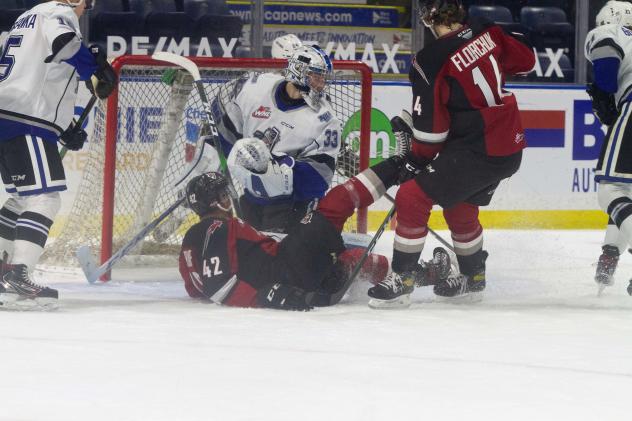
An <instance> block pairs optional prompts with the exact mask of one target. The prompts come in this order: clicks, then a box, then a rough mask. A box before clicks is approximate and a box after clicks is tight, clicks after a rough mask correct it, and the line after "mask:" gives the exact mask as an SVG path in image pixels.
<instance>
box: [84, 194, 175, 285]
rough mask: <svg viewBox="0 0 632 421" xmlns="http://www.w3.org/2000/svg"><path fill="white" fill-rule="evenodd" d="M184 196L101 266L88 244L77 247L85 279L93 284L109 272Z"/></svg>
mask: <svg viewBox="0 0 632 421" xmlns="http://www.w3.org/2000/svg"><path fill="white" fill-rule="evenodd" d="M185 198H186V197H181V198H179V199H178V200H177V201H176V202H174V203H173V204H172V205H171V206H169V207H168V208H167V209H166V210H165V211H164V212H163V213H161V214H160V215H159V216H158V217H156V218H155V219H154V220H153V221H151V222H150V223H149V224H147V225H145V227H144V228H143V229H142V230H140V231H139V232H138V234H136V236H134V238H132V239H131V240H130V241H129V242H128V243H127V244H125V245H124V246H123V247H121V248H120V249H119V251H117V252H116V253H114V254H113V255H112V257H110V258H109V259H108V260H107V261H105V262H104V263H103V264H102V265H101V266H97V263H96V261H95V260H94V258H93V257H92V253H91V252H90V247H89V246H81V247H79V249H77V253H76V255H77V260H79V264H80V265H81V269H82V270H83V273H84V274H85V275H86V279H88V282H90V283H91V284H94V283H95V282H96V281H97V280H98V279H99V278H100V277H101V276H103V275H105V274H106V273H107V272H109V271H110V270H111V269H112V267H113V266H114V265H115V264H116V263H117V262H118V261H119V260H121V259H122V258H123V256H125V255H126V254H127V253H128V252H129V251H130V250H132V249H133V248H134V247H136V245H138V243H140V242H141V241H142V240H143V239H144V238H145V237H146V236H147V234H149V233H150V232H151V231H153V230H154V228H156V227H157V226H158V225H159V224H160V223H161V222H162V221H163V220H164V219H165V218H166V217H167V216H169V215H170V214H171V213H172V212H173V211H174V210H175V209H176V208H177V207H178V206H180V205H181V204H182V202H184V200H185Z"/></svg>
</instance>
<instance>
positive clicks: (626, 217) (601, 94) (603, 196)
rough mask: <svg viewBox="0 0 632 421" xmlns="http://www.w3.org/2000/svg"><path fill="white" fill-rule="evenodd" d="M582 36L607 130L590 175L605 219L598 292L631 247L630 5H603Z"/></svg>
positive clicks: (593, 89)
mask: <svg viewBox="0 0 632 421" xmlns="http://www.w3.org/2000/svg"><path fill="white" fill-rule="evenodd" d="M596 24H597V26H596V27H595V28H594V29H593V30H592V31H590V32H589V33H588V35H587V36H586V46H585V47H586V48H585V54H586V58H587V59H588V60H589V61H590V62H591V63H592V67H593V74H594V82H593V83H592V84H591V85H590V86H589V87H588V93H589V94H590V96H591V98H592V103H593V110H594V112H595V114H596V115H597V117H598V118H599V120H600V121H601V122H602V123H603V124H605V125H607V126H609V128H608V133H607V135H606V138H605V141H604V144H603V146H602V149H601V153H600V156H599V161H598V162H597V168H596V171H595V181H597V182H598V199H599V205H600V206H601V208H602V209H603V210H604V211H605V212H606V213H607V214H608V216H609V217H610V222H611V223H609V225H608V229H607V230H606V237H605V240H604V245H603V247H602V250H603V252H602V254H601V256H600V257H599V262H598V263H597V271H596V274H595V281H596V282H597V283H598V284H599V291H600V292H601V291H602V290H603V288H605V287H606V286H609V285H612V284H613V282H614V277H613V275H614V272H615V269H616V267H617V262H618V260H619V254H620V253H621V252H622V251H623V250H625V248H626V246H627V245H630V244H632V122H630V121H629V117H630V114H631V113H632V103H631V102H632V58H631V56H632V4H630V3H627V2H624V1H613V0H611V1H608V2H607V3H606V4H605V6H603V8H602V9H601V10H600V11H599V13H598V14H597V19H596Z"/></svg>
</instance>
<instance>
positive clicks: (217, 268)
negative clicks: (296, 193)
mask: <svg viewBox="0 0 632 421" xmlns="http://www.w3.org/2000/svg"><path fill="white" fill-rule="evenodd" d="M278 246H279V243H278V242H277V241H276V240H275V239H273V238H272V237H268V236H266V235H263V234H262V233H260V232H259V231H257V230H255V229H254V228H252V227H251V226H250V225H248V224H246V223H244V222H243V221H241V220H240V219H236V218H230V219H215V218H205V219H202V220H201V221H200V222H199V223H198V224H196V225H194V226H193V227H191V228H190V229H189V231H187V233H186V235H185V236H184V239H183V241H182V248H181V250H180V264H179V266H180V274H181V275H182V278H183V279H184V286H185V288H186V290H187V292H188V294H189V295H190V296H191V297H200V298H201V297H207V298H209V299H210V300H211V301H213V302H216V303H222V304H226V305H232V306H239V307H256V306H257V305H256V300H255V298H256V294H257V289H258V288H261V287H263V286H265V285H266V284H269V283H272V282H275V281H276V279H275V278H276V277H275V275H274V273H275V268H274V267H273V266H274V264H275V262H276V259H274V258H271V257H273V256H276V254H277V251H278ZM242 263H244V264H242Z"/></svg>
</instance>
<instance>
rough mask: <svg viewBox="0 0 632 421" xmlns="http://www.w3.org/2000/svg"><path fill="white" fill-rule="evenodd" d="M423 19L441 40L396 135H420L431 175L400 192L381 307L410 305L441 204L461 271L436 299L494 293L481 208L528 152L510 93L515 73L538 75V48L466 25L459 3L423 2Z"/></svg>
mask: <svg viewBox="0 0 632 421" xmlns="http://www.w3.org/2000/svg"><path fill="white" fill-rule="evenodd" d="M420 18H421V20H422V21H423V23H424V24H425V25H426V26H427V27H429V28H430V29H431V30H432V32H433V34H434V35H435V37H436V38H437V39H436V40H435V41H434V42H433V43H431V44H429V45H428V46H426V47H425V48H423V49H422V50H421V51H419V52H418V53H417V54H416V56H415V57H414V60H413V62H412V64H411V67H410V74H409V77H410V81H411V83H412V89H413V101H412V117H411V118H410V119H408V121H406V120H407V119H402V118H397V117H396V118H395V119H393V121H392V123H393V128H394V131H396V132H399V133H397V135H399V136H411V137H413V139H414V140H413V145H412V153H413V155H414V157H415V158H416V159H417V161H418V164H421V165H422V166H425V168H424V169H423V170H422V171H421V173H420V174H419V175H417V176H416V177H415V179H414V180H411V181H408V182H407V183H404V184H402V185H401V187H400V189H399V191H398V192H397V196H396V199H395V204H396V209H397V229H396V235H395V242H394V250H393V261H392V269H393V273H392V274H391V275H389V277H388V278H387V279H386V280H384V281H383V282H381V283H380V284H378V285H376V286H375V287H373V288H371V289H370V290H369V296H370V297H371V300H370V303H369V304H370V306H372V307H392V306H406V305H408V304H409V303H410V293H412V291H413V289H414V285H415V279H416V277H417V276H418V274H417V272H418V271H417V268H418V265H417V261H418V260H419V257H420V254H421V251H422V249H423V246H424V242H425V239H426V235H427V233H428V227H427V223H428V218H429V216H430V211H431V209H432V206H433V205H434V204H437V205H440V206H441V207H442V208H443V214H444V217H445V219H446V222H447V224H448V227H449V228H450V231H451V233H452V240H453V244H454V249H455V252H456V255H457V259H458V263H459V268H460V274H457V275H455V276H451V277H449V278H447V279H446V280H445V281H443V282H439V283H438V284H436V285H435V286H434V292H435V294H436V295H439V296H445V297H454V296H458V295H463V294H467V293H470V292H478V291H482V290H483V289H484V288H485V260H486V258H487V252H486V251H484V250H483V229H482V227H481V224H480V222H479V220H478V209H479V206H485V205H488V204H489V203H490V200H491V197H492V195H493V193H494V190H495V189H496V187H497V186H498V184H499V183H500V181H501V180H503V179H505V178H508V177H510V176H511V175H512V174H514V173H515V172H516V171H517V170H518V168H519V166H520V162H521V159H522V149H523V148H524V147H525V139H524V132H523V129H522V126H521V122H520V116H519V112H518V106H517V103H516V98H515V97H514V95H513V94H511V93H509V92H506V91H504V90H503V88H502V87H503V83H504V81H505V77H506V75H513V74H517V73H526V72H529V71H530V70H531V69H532V68H533V67H534V65H535V57H534V54H533V52H532V50H531V49H530V48H529V47H527V46H526V45H525V44H523V43H522V42H520V41H518V40H517V39H516V38H514V37H512V36H510V35H508V34H506V33H504V32H503V30H502V29H501V28H500V27H499V26H497V25H494V24H493V23H491V22H487V21H482V20H472V21H470V22H468V23H467V24H466V23H465V10H464V8H463V5H462V3H461V1H460V0H420ZM405 114H406V115H407V113H405Z"/></svg>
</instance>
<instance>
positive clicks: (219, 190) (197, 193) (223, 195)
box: [186, 172, 231, 216]
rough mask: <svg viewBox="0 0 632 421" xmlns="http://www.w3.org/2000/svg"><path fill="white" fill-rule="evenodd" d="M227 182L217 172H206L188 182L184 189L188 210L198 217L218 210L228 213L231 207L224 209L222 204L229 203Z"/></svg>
mask: <svg viewBox="0 0 632 421" xmlns="http://www.w3.org/2000/svg"><path fill="white" fill-rule="evenodd" d="M228 189H229V188H228V180H226V177H224V175H223V174H221V173H218V172H207V173H205V174H202V175H198V176H197V177H194V178H192V179H191V181H189V183H188V184H187V188H186V195H187V197H186V201H187V205H188V206H189V208H191V209H192V210H193V212H195V213H196V214H198V215H199V216H204V215H207V214H208V213H210V212H212V211H213V210H215V209H217V208H219V209H221V210H223V211H225V212H228V211H230V209H231V205H228V207H224V206H223V205H222V203H226V202H228V203H230V193H229V190H228Z"/></svg>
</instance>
